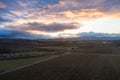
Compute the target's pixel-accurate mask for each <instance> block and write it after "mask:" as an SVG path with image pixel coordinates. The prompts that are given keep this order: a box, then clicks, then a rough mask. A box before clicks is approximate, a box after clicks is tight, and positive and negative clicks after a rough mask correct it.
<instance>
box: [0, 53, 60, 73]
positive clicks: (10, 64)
mask: <svg viewBox="0 0 120 80" xmlns="http://www.w3.org/2000/svg"><path fill="white" fill-rule="evenodd" d="M56 56H58V55H46V56H40V57H33V58H22V59H13V60H3V61H0V72H4V71H8V70H11V69H15V68H18V67H22V66H25V65H28V64H32V63H35V62H39V61H42V60H46V59H49V58H53V57H56Z"/></svg>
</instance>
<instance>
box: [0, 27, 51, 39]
mask: <svg viewBox="0 0 120 80" xmlns="http://www.w3.org/2000/svg"><path fill="white" fill-rule="evenodd" d="M0 38H23V39H43V38H44V39H45V38H50V37H49V36H48V35H35V34H30V33H27V32H24V31H17V30H7V29H1V30H0Z"/></svg>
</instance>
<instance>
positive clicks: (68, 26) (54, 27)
mask: <svg viewBox="0 0 120 80" xmlns="http://www.w3.org/2000/svg"><path fill="white" fill-rule="evenodd" d="M7 27H9V28H11V29H15V30H38V31H44V32H59V31H64V30H73V29H78V28H80V26H77V23H51V24H44V23H37V22H34V23H28V24H23V25H17V26H12V25H10V26H7Z"/></svg>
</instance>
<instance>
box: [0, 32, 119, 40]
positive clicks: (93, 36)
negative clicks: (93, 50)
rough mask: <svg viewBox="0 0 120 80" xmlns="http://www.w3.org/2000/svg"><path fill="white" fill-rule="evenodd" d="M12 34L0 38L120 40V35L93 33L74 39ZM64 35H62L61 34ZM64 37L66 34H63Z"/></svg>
mask: <svg viewBox="0 0 120 80" xmlns="http://www.w3.org/2000/svg"><path fill="white" fill-rule="evenodd" d="M12 35H13V34H9V35H7V36H6V34H1V33H0V38H5V39H31V40H39V39H41V40H42V39H48V40H49V39H58V40H61V39H66V40H120V33H112V34H110V33H95V32H82V33H79V34H76V35H75V36H76V37H72V35H71V34H68V35H69V37H61V36H58V37H57V38H51V37H49V36H41V35H30V34H28V35H21V36H17V34H14V35H15V36H13V37H11V36H12ZM63 35H64V34H63ZM65 35H66V34H65Z"/></svg>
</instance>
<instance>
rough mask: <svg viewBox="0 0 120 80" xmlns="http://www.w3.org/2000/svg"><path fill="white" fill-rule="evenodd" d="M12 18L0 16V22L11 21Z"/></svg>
mask: <svg viewBox="0 0 120 80" xmlns="http://www.w3.org/2000/svg"><path fill="white" fill-rule="evenodd" d="M11 21H12V20H10V19H4V18H2V17H0V23H4V22H11Z"/></svg>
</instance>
